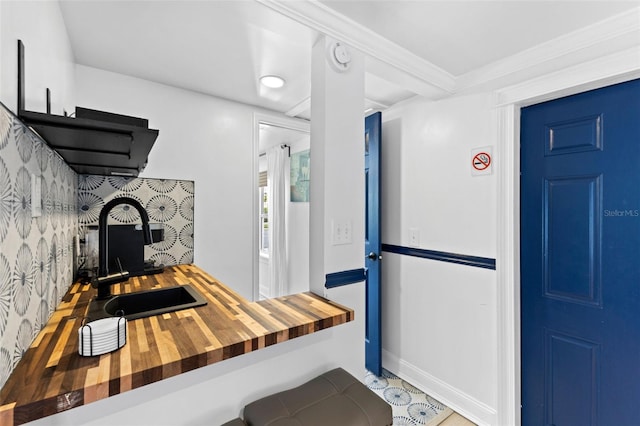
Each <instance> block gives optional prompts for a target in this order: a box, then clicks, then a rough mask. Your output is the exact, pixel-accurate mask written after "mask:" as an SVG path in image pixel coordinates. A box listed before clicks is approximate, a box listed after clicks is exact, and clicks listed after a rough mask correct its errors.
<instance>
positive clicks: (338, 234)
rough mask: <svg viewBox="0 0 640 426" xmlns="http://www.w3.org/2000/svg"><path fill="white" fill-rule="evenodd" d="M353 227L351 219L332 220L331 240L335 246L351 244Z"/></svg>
mask: <svg viewBox="0 0 640 426" xmlns="http://www.w3.org/2000/svg"><path fill="white" fill-rule="evenodd" d="M351 233H352V229H351V221H350V220H332V221H331V242H332V243H333V245H334V246H337V245H342V244H351V241H352V236H351Z"/></svg>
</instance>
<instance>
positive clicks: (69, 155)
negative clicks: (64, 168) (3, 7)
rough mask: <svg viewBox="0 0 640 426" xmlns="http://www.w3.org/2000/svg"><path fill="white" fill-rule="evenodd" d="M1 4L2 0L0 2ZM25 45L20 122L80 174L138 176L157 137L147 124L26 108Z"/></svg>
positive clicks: (78, 109) (83, 110)
mask: <svg viewBox="0 0 640 426" xmlns="http://www.w3.org/2000/svg"><path fill="white" fill-rule="evenodd" d="M0 1H1V0H0ZM24 76H25V63H24V44H23V43H22V41H21V40H18V118H20V120H22V122H23V123H24V124H26V125H27V126H29V127H31V128H32V129H33V130H34V131H35V132H36V133H38V134H39V135H40V137H42V139H44V140H45V141H46V142H47V144H48V145H49V146H50V147H51V148H52V149H53V150H55V151H57V152H58V153H59V154H60V156H61V157H62V158H63V159H64V161H65V162H66V163H67V164H68V165H69V166H70V167H71V168H72V169H73V170H75V171H76V172H77V173H79V174H94V175H123V176H138V174H139V173H140V172H141V171H142V170H143V169H144V168H145V166H146V165H147V157H148V156H149V152H150V151H151V148H152V147H153V144H154V143H155V141H156V138H157V137H158V131H157V130H153V129H149V128H148V127H149V122H148V120H145V119H142V118H137V117H130V116H128V115H121V114H113V113H110V112H105V111H97V110H93V109H89V108H82V107H76V111H75V118H74V117H68V116H66V113H65V115H64V116H62V115H52V114H50V112H51V91H50V90H49V89H47V91H46V96H47V113H46V114H45V113H41V112H35V111H27V110H26V108H25V79H24Z"/></svg>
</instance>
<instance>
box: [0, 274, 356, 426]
mask: <svg viewBox="0 0 640 426" xmlns="http://www.w3.org/2000/svg"><path fill="white" fill-rule="evenodd" d="M179 284H191V286H193V287H194V288H195V289H197V290H198V291H199V292H200V293H201V294H202V295H204V296H205V298H206V299H207V305H205V306H200V307H197V308H191V309H185V310H182V311H176V312H171V313H167V314H162V315H157V316H153V317H148V318H141V319H136V320H131V321H128V334H127V343H126V345H124V346H123V347H122V348H121V349H119V350H117V351H115V352H112V353H109V354H104V355H101V356H95V357H83V356H80V355H79V354H78V328H79V327H80V326H81V322H82V319H83V317H84V316H85V314H86V312H87V307H88V305H89V301H90V300H91V299H92V298H93V297H94V296H95V294H96V290H95V289H93V288H92V287H91V286H90V285H86V284H85V285H82V284H79V283H76V284H74V285H72V286H71V288H70V289H69V291H68V293H67V294H66V295H65V296H64V298H63V300H62V303H61V304H60V306H59V307H58V309H57V310H56V311H55V312H54V313H53V316H52V317H51V318H50V319H49V322H48V323H47V324H46V325H45V327H44V328H43V329H42V330H41V331H40V333H39V334H38V336H37V337H36V339H35V341H34V342H33V344H32V345H31V347H30V348H29V350H28V351H27V352H26V353H25V354H24V356H23V357H22V359H21V360H20V362H19V363H18V365H17V366H16V369H15V370H14V371H13V373H12V375H11V376H10V377H9V379H8V381H7V382H6V384H5V386H4V387H3V388H2V390H1V391H0V424H1V425H11V424H14V425H18V424H22V423H26V422H29V421H33V420H36V419H39V418H42V417H46V416H49V415H52V414H55V413H59V412H62V411H65V410H69V409H71V408H74V407H78V406H80V405H84V404H88V403H90V402H93V401H96V400H99V399H102V398H107V397H109V396H112V395H116V394H119V393H122V392H126V391H128V390H131V389H135V388H139V387H141V386H144V385H147V384H149V383H153V382H157V381H159V380H162V379H166V378H168V377H171V376H175V375H178V374H181V373H185V372H187V371H190V370H193V369H196V368H199V367H203V366H205V365H209V364H213V363H215V362H219V361H222V360H225V359H227V358H231V357H234V356H237V355H242V354H244V353H247V352H251V351H255V350H257V349H261V348H264V347H266V346H270V345H273V344H276V343H281V342H284V341H286V340H290V339H293V338H295V337H298V336H303V335H305V334H310V333H314V332H316V331H319V330H322V329H325V328H328V327H333V326H335V325H339V324H343V323H346V322H349V321H352V320H353V318H354V313H353V310H351V309H349V308H345V307H343V306H340V305H338V304H336V303H333V302H331V301H328V300H326V299H324V298H322V297H320V296H317V295H315V294H313V293H301V294H295V295H291V296H285V297H279V298H276V299H269V300H262V301H259V302H249V301H247V300H245V299H243V298H242V297H241V296H239V295H238V294H237V293H235V292H234V291H232V290H231V289H229V288H228V287H227V286H225V285H224V284H222V283H220V282H219V281H217V280H216V279H215V278H213V277H211V276H210V275H208V274H207V273H206V272H204V271H203V270H201V269H199V268H198V267H196V266H194V265H180V266H174V267H169V268H166V269H165V271H164V272H163V273H162V274H157V275H149V276H144V277H136V278H131V279H129V280H128V281H127V282H125V283H122V284H116V285H114V286H112V292H113V293H114V294H118V293H130V292H134V291H139V290H146V289H151V288H161V287H170V286H174V285H179Z"/></svg>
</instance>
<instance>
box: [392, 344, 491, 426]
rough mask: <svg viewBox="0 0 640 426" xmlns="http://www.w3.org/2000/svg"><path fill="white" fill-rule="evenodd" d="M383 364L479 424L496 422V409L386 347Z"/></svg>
mask: <svg viewBox="0 0 640 426" xmlns="http://www.w3.org/2000/svg"><path fill="white" fill-rule="evenodd" d="M382 365H383V366H384V368H385V369H387V370H389V371H390V372H392V373H393V374H395V375H397V376H398V377H400V378H402V379H404V380H406V381H408V382H409V383H411V384H412V385H414V386H416V387H417V388H418V389H420V390H422V391H423V392H425V393H427V394H428V395H429V396H431V397H433V398H435V399H437V400H438V401H440V402H442V403H443V404H445V405H446V406H447V407H449V408H451V409H452V410H454V411H456V412H457V413H459V414H461V415H463V416H464V417H466V418H468V419H469V420H471V421H473V422H475V423H477V424H478V425H492V424H495V422H496V410H495V409H493V408H491V407H490V406H488V405H487V404H485V403H483V402H481V401H478V400H477V399H476V398H474V397H472V396H470V395H468V394H466V393H464V392H462V391H461V390H459V389H457V388H455V387H453V386H451V385H449V384H447V383H445V382H443V381H442V380H440V379H438V378H437V377H434V376H432V375H431V374H429V373H427V372H426V371H424V370H421V369H420V368H418V367H416V366H414V365H412V364H411V363H409V362H407V361H405V360H403V359H400V358H399V357H398V356H396V355H394V354H392V353H391V352H389V351H387V350H385V349H383V350H382Z"/></svg>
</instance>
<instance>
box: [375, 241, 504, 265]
mask: <svg viewBox="0 0 640 426" xmlns="http://www.w3.org/2000/svg"><path fill="white" fill-rule="evenodd" d="M382 251H386V252H387V253H396V254H404V255H407V256H414V257H421V258H423V259H431V260H440V261H442V262H451V263H458V264H460V265H467V266H475V267H477V268H485V269H496V260H495V259H491V258H488V257H478V256H468V255H466V254H457V253H447V252H444V251H435V250H425V249H419V248H415V247H403V246H396V245H393V244H382Z"/></svg>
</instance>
